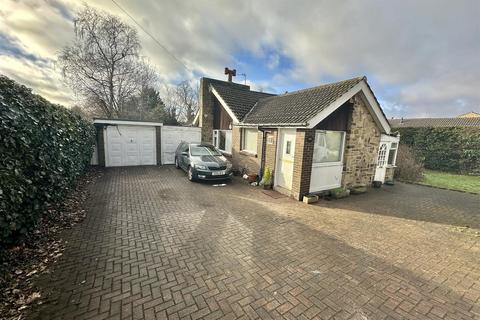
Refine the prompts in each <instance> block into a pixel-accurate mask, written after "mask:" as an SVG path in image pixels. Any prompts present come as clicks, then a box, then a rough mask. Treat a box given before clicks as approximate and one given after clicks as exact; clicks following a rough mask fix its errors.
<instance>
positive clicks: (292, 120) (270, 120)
mask: <svg viewBox="0 0 480 320" xmlns="http://www.w3.org/2000/svg"><path fill="white" fill-rule="evenodd" d="M364 79H365V77H357V78H353V79H349V80H344V81H340V82H335V83H329V84H325V85H321V86H318V87H314V88H309V89H304V90H299V91H294V92H290V93H286V94H283V95H279V96H274V97H268V98H263V99H260V100H259V101H258V102H257V103H256V104H255V106H254V107H253V108H252V110H251V111H250V112H249V113H248V114H247V115H246V116H245V118H244V119H243V123H246V124H279V125H281V124H284V125H285V124H306V123H307V121H309V120H310V119H312V118H313V117H314V116H316V115H317V114H318V113H319V112H321V111H322V110H324V109H325V108H327V107H328V106H329V105H330V104H332V103H333V102H334V101H335V100H337V99H338V98H339V97H341V96H342V95H343V94H345V93H347V92H348V91H349V90H350V89H352V88H353V87H354V86H355V85H357V84H358V83H359V82H361V81H362V80H364Z"/></svg>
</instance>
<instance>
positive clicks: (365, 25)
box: [0, 0, 480, 117]
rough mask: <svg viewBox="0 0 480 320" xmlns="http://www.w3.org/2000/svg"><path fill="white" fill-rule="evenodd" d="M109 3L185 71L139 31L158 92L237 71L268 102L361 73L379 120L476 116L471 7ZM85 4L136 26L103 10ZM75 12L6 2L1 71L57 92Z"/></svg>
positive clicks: (479, 95)
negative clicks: (378, 106)
mask: <svg viewBox="0 0 480 320" xmlns="http://www.w3.org/2000/svg"><path fill="white" fill-rule="evenodd" d="M116 1H117V2H118V3H120V4H121V5H122V6H123V7H124V8H125V9H126V10H127V11H128V12H129V13H130V14H131V15H132V16H133V17H134V18H135V19H136V20H137V21H138V22H139V23H140V24H141V25H142V26H143V27H144V28H145V29H146V30H147V31H148V33H150V34H151V35H152V36H154V37H155V38H156V39H158V41H159V42H160V43H162V44H163V45H164V46H165V47H166V48H168V50H169V51H170V52H172V53H173V54H174V55H175V56H176V57H178V58H179V59H180V60H181V61H183V63H185V64H186V65H187V66H188V68H189V70H185V69H184V68H183V66H182V65H181V64H180V63H177V62H175V60H173V59H172V58H171V57H170V56H169V54H167V53H166V52H165V50H164V49H162V48H160V47H159V46H158V44H157V43H155V41H154V40H153V39H152V38H151V37H150V36H148V35H147V34H145V33H144V32H143V31H141V30H138V31H139V36H140V38H141V41H142V45H143V54H144V56H145V57H146V58H147V59H148V60H149V61H150V62H151V63H152V64H153V65H154V66H155V67H156V69H157V70H158V71H159V73H160V75H161V81H163V82H166V83H172V82H178V81H180V80H182V79H184V78H198V77H200V76H209V77H215V78H223V77H224V75H223V68H224V67H225V66H230V67H233V68H237V70H240V69H242V70H245V71H242V72H245V73H247V74H248V80H249V81H250V82H251V83H252V85H253V86H254V87H258V88H268V89H274V90H273V91H276V92H283V91H285V90H289V91H291V90H294V89H299V88H301V87H307V86H313V85H318V84H320V83H323V82H327V81H335V80H340V79H345V78H348V77H352V76H357V75H367V76H368V79H369V83H370V84H371V86H372V88H373V89H374V91H375V93H376V95H377V97H378V98H379V99H380V100H381V101H382V105H383V107H384V109H385V111H386V113H387V115H389V116H397V117H398V116H422V115H428V116H455V115H457V114H460V113H462V112H466V111H470V110H477V111H480V90H477V88H478V87H479V86H480V77H478V75H479V74H480V64H479V63H478V62H477V60H478V56H479V55H480V20H479V19H478V18H477V14H478V12H480V2H479V1H476V0H459V1H455V2H452V1H448V0H441V1H438V0H424V1H421V2H419V1H413V0H405V1H381V0H369V1H362V2H358V1H354V0H347V1H321V2H320V1H307V0H298V1H295V2H292V1H273V0H270V1H254V0H247V1H207V0H204V1H188V2H184V1H174V0H164V1H153V0H152V1H142V2H138V1H126V0H116ZM4 2H5V0H4ZM87 3H89V5H91V6H94V7H96V8H99V9H102V10H105V11H107V12H109V13H112V14H115V15H118V16H120V17H121V18H122V19H123V20H124V21H126V22H127V23H129V24H131V25H133V26H135V25H134V23H133V22H132V21H131V20H130V18H129V17H127V16H126V15H125V14H124V13H123V12H122V11H121V10H120V9H119V8H118V7H116V6H115V5H114V4H113V2H112V1H110V0H100V1H87ZM81 5H82V4H81V3H79V2H77V1H74V0H45V1H44V2H42V3H39V2H38V1H34V0H32V1H13V0H6V5H4V6H3V7H2V8H1V9H0V30H2V35H3V36H4V37H5V39H8V42H5V43H6V44H4V45H2V46H1V47H0V48H2V49H0V50H2V51H0V54H2V56H0V68H1V69H0V71H1V72H3V71H4V68H5V65H6V63H7V62H6V61H5V59H6V58H5V57H8V59H9V62H8V63H10V62H11V60H12V59H18V61H27V62H28V63H27V64H26V66H23V69H25V70H30V71H33V69H35V68H44V66H45V65H46V64H47V65H48V66H49V67H48V68H47V69H44V70H43V71H41V72H37V73H36V74H38V77H37V78H36V79H37V80H38V81H37V85H42V84H43V85H46V84H45V81H44V80H45V79H47V78H45V75H48V78H49V79H51V81H53V82H55V84H54V85H53V86H54V87H57V88H62V86H63V84H61V81H60V77H59V76H58V70H55V69H54V68H53V67H52V64H54V60H55V56H56V53H57V52H58V50H59V49H60V48H61V47H62V46H64V45H65V44H66V43H68V42H69V41H71V40H72V37H73V24H72V18H73V17H74V12H75V10H77V9H79V8H80V7H81ZM137 29H138V27H137ZM2 39H3V38H2ZM2 42H3V41H2ZM34 58H38V59H44V61H42V62H40V61H34V60H35V59H34ZM45 61H49V63H45ZM22 63H23V62H22ZM22 63H17V65H21V64H22ZM20 68H22V67H20ZM10 69H11V68H9V70H10ZM10 71H11V70H10ZM40 75H44V76H40ZM17 78H18V79H19V80H20V77H19V75H17ZM25 80H26V81H28V80H29V81H32V80H31V79H28V77H27V78H25ZM241 80H242V79H240V78H239V79H237V81H239V82H240V81H241ZM49 85H50V86H52V84H49ZM45 88H47V87H45ZM40 90H43V89H40V88H39V89H38V91H40ZM44 91H49V90H47V89H45V90H44ZM61 91H63V90H61Z"/></svg>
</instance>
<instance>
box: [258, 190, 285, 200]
mask: <svg viewBox="0 0 480 320" xmlns="http://www.w3.org/2000/svg"><path fill="white" fill-rule="evenodd" d="M262 192H263V193H265V194H266V195H267V196H269V197H272V198H273V199H280V198H286V197H287V196H286V195H284V194H283V193H280V192H278V191H275V190H262Z"/></svg>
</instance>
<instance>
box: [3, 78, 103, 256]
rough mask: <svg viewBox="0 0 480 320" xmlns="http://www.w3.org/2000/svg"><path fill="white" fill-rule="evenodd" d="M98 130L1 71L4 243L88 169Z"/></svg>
mask: <svg viewBox="0 0 480 320" xmlns="http://www.w3.org/2000/svg"><path fill="white" fill-rule="evenodd" d="M94 137H95V130H94V127H93V125H92V124H91V123H89V122H87V121H86V120H83V119H82V118H81V117H80V116H79V115H77V114H75V113H73V112H71V111H70V110H68V109H66V108H64V107H62V106H59V105H54V104H52V103H50V102H48V101H47V100H45V99H43V98H42V97H40V96H38V95H35V94H32V92H31V90H30V89H28V88H26V87H25V86H22V85H19V84H17V83H15V82H14V81H12V80H10V79H8V78H7V77H4V76H0V154H1V158H0V248H1V247H3V246H4V245H6V244H11V243H14V242H18V241H21V240H22V239H24V237H25V236H26V235H27V234H28V232H29V231H31V230H32V229H33V228H34V227H35V225H36V223H37V221H38V219H39V217H40V216H41V215H42V213H43V212H45V210H46V208H47V207H48V206H49V205H51V204H55V203H56V202H58V201H60V200H61V199H62V197H63V196H64V195H65V193H66V191H67V190H68V189H69V188H70V187H71V186H72V185H73V183H74V181H75V179H76V178H77V177H78V176H79V175H80V174H82V172H84V170H85V168H86V166H87V165H88V163H89V161H90V158H91V156H92V152H93V145H94Z"/></svg>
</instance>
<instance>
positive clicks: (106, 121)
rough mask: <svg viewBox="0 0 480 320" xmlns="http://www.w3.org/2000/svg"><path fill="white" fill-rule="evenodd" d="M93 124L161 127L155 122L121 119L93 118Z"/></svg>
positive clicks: (160, 124) (161, 124)
mask: <svg viewBox="0 0 480 320" xmlns="http://www.w3.org/2000/svg"><path fill="white" fill-rule="evenodd" d="M93 123H99V124H123V125H131V126H154V127H159V126H163V123H161V122H155V121H144V120H142V121H137V120H123V119H104V118H103V119H102V118H95V119H93Z"/></svg>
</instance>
